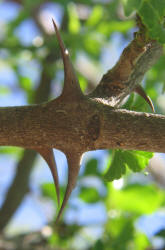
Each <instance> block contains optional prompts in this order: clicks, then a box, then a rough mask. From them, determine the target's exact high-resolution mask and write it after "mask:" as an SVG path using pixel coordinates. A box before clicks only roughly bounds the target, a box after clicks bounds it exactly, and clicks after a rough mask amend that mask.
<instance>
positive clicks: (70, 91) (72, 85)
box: [52, 19, 82, 98]
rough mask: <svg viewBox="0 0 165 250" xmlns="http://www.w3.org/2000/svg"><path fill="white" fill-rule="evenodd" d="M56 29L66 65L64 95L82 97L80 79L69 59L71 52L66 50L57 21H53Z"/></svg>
mask: <svg viewBox="0 0 165 250" xmlns="http://www.w3.org/2000/svg"><path fill="white" fill-rule="evenodd" d="M52 22H53V26H54V29H55V31H56V36H57V40H58V43H59V46H60V50H61V55H62V59H63V64H64V89H63V93H62V94H63V95H64V94H66V97H71V98H73V96H74V97H77V96H80V95H81V96H82V92H81V88H80V85H79V81H78V78H77V76H76V74H75V71H74V68H73V66H72V62H71V60H70V58H69V52H68V50H67V49H66V48H65V45H64V43H63V41H62V38H61V35H60V32H59V30H58V28H57V25H56V23H55V21H54V20H53V19H52Z"/></svg>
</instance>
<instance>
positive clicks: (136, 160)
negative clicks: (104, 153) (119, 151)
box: [123, 151, 153, 172]
mask: <svg viewBox="0 0 165 250" xmlns="http://www.w3.org/2000/svg"><path fill="white" fill-rule="evenodd" d="M123 153H124V159H125V162H126V164H127V166H128V167H129V168H130V169H131V170H132V171H133V172H139V171H141V170H143V169H144V168H145V167H146V166H147V165H148V163H149V160H150V159H151V158H152V157H153V153H151V152H144V151H124V152H123Z"/></svg>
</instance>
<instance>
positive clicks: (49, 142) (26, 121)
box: [0, 98, 165, 152]
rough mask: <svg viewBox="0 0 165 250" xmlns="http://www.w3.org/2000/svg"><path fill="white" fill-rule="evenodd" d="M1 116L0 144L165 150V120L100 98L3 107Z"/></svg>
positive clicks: (62, 147) (63, 149)
mask: <svg viewBox="0 0 165 250" xmlns="http://www.w3.org/2000/svg"><path fill="white" fill-rule="evenodd" d="M0 117H2V119H1V120H0V145H12V146H20V147H26V148H37V147H38V148H42V147H51V148H58V149H60V150H62V151H63V152H68V151H69V152H70V150H71V149H74V148H76V150H77V152H85V151H89V150H95V149H103V148H104V149H108V148H122V149H136V150H146V151H154V152H165V116H162V115H153V114H147V113H137V112H133V111H127V110H118V109H113V108H110V107H109V106H108V105H105V104H103V103H101V102H99V100H95V99H86V98H84V99H83V100H81V101H79V102H70V103H67V104H65V103H62V100H60V98H58V99H57V100H55V101H53V102H49V103H47V104H44V105H36V106H28V107H13V108H1V109H0ZM82 117H83V119H82ZM20 121H21V126H20Z"/></svg>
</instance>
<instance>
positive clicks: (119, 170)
mask: <svg viewBox="0 0 165 250" xmlns="http://www.w3.org/2000/svg"><path fill="white" fill-rule="evenodd" d="M125 173H126V167H125V162H124V158H123V154H122V151H121V150H116V151H114V152H113V156H112V162H111V165H110V167H109V169H108V171H107V172H106V174H105V175H104V179H105V180H106V181H113V180H118V179H120V178H121V177H122V175H123V174H125Z"/></svg>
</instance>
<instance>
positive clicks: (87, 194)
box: [79, 187, 100, 203]
mask: <svg viewBox="0 0 165 250" xmlns="http://www.w3.org/2000/svg"><path fill="white" fill-rule="evenodd" d="M79 197H80V199H82V200H83V201H85V202H87V203H96V202H98V201H99V200H100V195H99V193H98V191H97V190H96V188H94V187H90V188H89V187H88V188H81V193H80V195H79Z"/></svg>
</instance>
